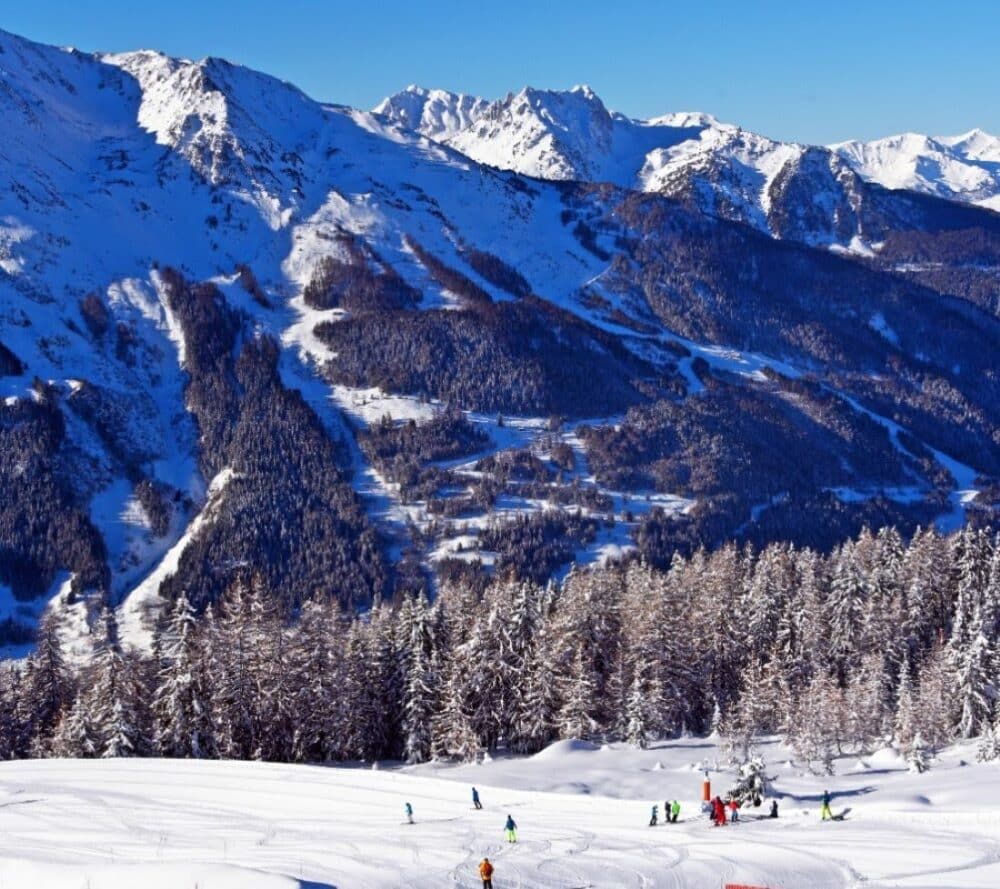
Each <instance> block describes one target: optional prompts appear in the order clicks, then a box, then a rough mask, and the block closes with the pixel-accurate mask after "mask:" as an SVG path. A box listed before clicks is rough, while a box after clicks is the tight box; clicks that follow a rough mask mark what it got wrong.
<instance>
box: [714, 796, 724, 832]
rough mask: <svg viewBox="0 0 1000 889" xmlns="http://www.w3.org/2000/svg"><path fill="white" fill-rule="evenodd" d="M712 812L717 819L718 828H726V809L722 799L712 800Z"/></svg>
mask: <svg viewBox="0 0 1000 889" xmlns="http://www.w3.org/2000/svg"><path fill="white" fill-rule="evenodd" d="M712 812H713V813H714V817H715V826H716V827H725V826H726V807H725V806H724V805H723V803H722V797H719V796H717V797H716V798H715V799H714V800H712Z"/></svg>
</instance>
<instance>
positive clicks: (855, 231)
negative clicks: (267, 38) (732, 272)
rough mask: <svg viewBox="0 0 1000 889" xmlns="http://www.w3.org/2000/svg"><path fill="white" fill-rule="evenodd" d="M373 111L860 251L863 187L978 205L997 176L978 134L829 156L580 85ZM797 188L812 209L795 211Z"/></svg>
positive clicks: (788, 234)
mask: <svg viewBox="0 0 1000 889" xmlns="http://www.w3.org/2000/svg"><path fill="white" fill-rule="evenodd" d="M375 110H376V112H377V113H378V114H381V115H384V116H385V117H387V118H388V119H390V120H392V121H393V122H395V123H397V124H399V125H400V126H403V127H405V128H408V129H411V130H414V131H415V132H418V133H421V134H422V135H425V136H427V137H429V138H432V139H436V140H438V141H440V142H443V143H445V144H447V145H448V146H450V147H452V148H454V149H456V150H458V151H460V152H461V153H462V154H464V155H466V156H467V157H469V158H472V159H473V160H475V161H478V162H479V163H483V164H488V165H490V166H492V167H496V168H497V169H501V170H512V171H514V172H517V173H520V174H522V175H525V176H531V177H534V178H538V179H548V180H556V181H582V182H593V183H602V182H603V183H613V184H615V185H618V186H621V187H624V188H629V189H636V190H641V191H646V192H655V193H658V194H665V195H668V196H671V197H677V198H680V199H683V200H685V201H686V202H688V203H690V204H692V205H694V206H697V207H698V208H699V209H700V210H701V211H702V212H706V213H710V214H713V215H717V216H720V217H723V218H726V219H732V220H734V221H738V222H744V223H747V224H749V225H752V226H754V227H755V228H757V229H759V230H760V231H763V232H766V233H767V234H770V235H773V236H777V237H784V238H792V239H799V240H803V241H805V242H806V243H814V244H827V245H838V246H840V247H845V248H852V249H860V250H870V249H871V245H872V243H876V242H878V240H879V239H880V238H881V234H882V233H881V232H879V231H877V230H874V231H872V230H868V229H869V227H866V225H865V224H864V218H863V217H864V215H865V213H864V205H865V204H866V203H870V202H871V201H872V198H871V197H870V194H869V190H868V189H867V188H866V187H865V182H866V181H871V182H875V183H878V184H880V185H884V186H886V187H888V188H910V189H913V190H915V191H920V192H924V193H930V194H935V195H937V196H939V197H944V198H948V199H953V200H964V201H969V202H973V203H978V204H981V205H983V206H987V207H990V206H993V203H991V202H992V201H993V199H994V198H995V197H996V193H997V181H1000V179H998V177H1000V166H998V164H997V162H996V158H997V157H1000V148H998V147H997V142H996V140H994V139H992V138H991V137H989V136H986V135H985V134H983V133H972V134H968V135H967V136H966V137H956V138H955V139H951V140H938V141H939V142H940V145H939V146H938V147H939V151H938V153H939V154H941V155H942V156H941V157H940V158H937V157H934V158H932V154H933V152H932V149H931V148H930V147H929V146H933V145H934V144H935V143H934V141H933V140H928V139H926V138H925V137H919V139H921V140H922V142H921V147H918V146H910V150H911V154H912V156H911V157H909V158H908V159H900V157H899V154H900V151H901V149H900V147H899V146H898V145H897V144H896V143H897V142H898V141H899V140H884V144H883V143H869V144H856V143H845V144H843V145H839V146H834V148H833V149H830V148H825V147H821V146H807V145H801V144H797V143H785V142H779V141H776V140H773V139H769V138H767V137H765V136H761V135H758V134H756V133H752V132H749V131H746V130H744V129H742V128H740V127H738V126H734V125H731V124H725V123H721V122H720V121H718V120H717V119H715V118H714V117H712V116H711V115H708V114H703V113H697V112H681V113H674V114H667V115H663V116H660V117H656V118H652V119H649V120H634V119H631V118H628V117H626V116H624V115H622V114H619V113H617V112H613V111H609V110H608V109H607V107H606V106H605V105H604V103H603V102H602V101H601V99H600V98H599V97H598V96H597V95H596V94H595V93H594V92H593V90H591V89H590V88H589V87H587V86H577V87H573V88H572V89H570V90H565V91H555V90H539V89H534V88H531V87H527V88H525V89H523V90H521V91H520V92H519V93H517V94H509V95H507V96H506V97H505V98H503V99H500V100H497V101H494V102H487V101H485V100H483V99H478V98H477V99H472V98H469V97H467V96H457V95H455V94H453V93H448V92H444V91H441V90H425V89H421V88H418V87H409V88H408V89H407V90H406V91H404V92H403V93H399V94H397V95H395V96H392V97H390V98H388V99H386V100H385V101H383V102H382V103H381V104H380V105H379V106H378V107H377V108H376V109H375ZM917 138H918V137H903V141H904V142H905V141H906V140H912V139H917ZM944 153H947V154H948V158H944V156H943V155H944ZM914 170H915V171H916V172H914ZM804 193H808V199H807V201H808V203H811V204H812V205H813V207H810V208H807V209H805V212H803V210H804V208H803V206H802V204H803V194H804ZM789 203H791V204H792V206H789Z"/></svg>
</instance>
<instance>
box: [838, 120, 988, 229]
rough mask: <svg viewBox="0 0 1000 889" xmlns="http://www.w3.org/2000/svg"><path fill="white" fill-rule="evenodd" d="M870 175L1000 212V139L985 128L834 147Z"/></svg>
mask: <svg viewBox="0 0 1000 889" xmlns="http://www.w3.org/2000/svg"><path fill="white" fill-rule="evenodd" d="M832 148H833V150H834V151H836V152H837V153H838V154H839V155H840V156H841V157H843V158H844V160H846V161H847V163H849V164H850V165H851V166H852V167H853V168H854V169H855V170H857V171H858V173H860V174H861V175H862V176H864V177H865V178H866V179H870V180H872V181H874V182H878V183H879V184H881V185H884V186H885V187H886V188H904V189H909V190H911V191H920V192H924V193H926V194H933V195H936V196H937V197H942V198H948V199H949V200H956V201H965V202H968V203H972V204H978V205H980V206H983V207H987V208H989V209H992V210H1000V137H997V136H991V135H990V134H989V133H984V132H983V131H982V130H978V129H977V130H971V131H970V132H968V133H964V134H962V135H960V136H924V135H920V134H919V133H903V134H901V135H898V136H889V137H887V138H885V139H875V140H873V141H871V142H859V141H852V142H842V143H840V144H838V145H834V146H832Z"/></svg>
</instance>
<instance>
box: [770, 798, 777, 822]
mask: <svg viewBox="0 0 1000 889" xmlns="http://www.w3.org/2000/svg"><path fill="white" fill-rule="evenodd" d="M777 817H778V801H777V800H776V799H773V800H771V814H770V815H768V818H777Z"/></svg>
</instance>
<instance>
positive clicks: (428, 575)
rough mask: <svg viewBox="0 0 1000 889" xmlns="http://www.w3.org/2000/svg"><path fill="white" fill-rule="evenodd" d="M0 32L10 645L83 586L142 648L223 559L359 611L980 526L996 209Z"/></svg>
mask: <svg viewBox="0 0 1000 889" xmlns="http://www.w3.org/2000/svg"><path fill="white" fill-rule="evenodd" d="M0 50H2V52H0V69H2V78H0V113H2V114H3V115H4V119H5V121H6V122H7V123H8V126H7V128H6V130H5V133H4V135H3V136H0V186H3V188H2V189H0V346H2V349H0V445H2V447H0V484H2V485H3V486H4V488H5V490H7V491H9V492H11V493H12V495H13V496H12V497H11V498H9V502H6V503H3V504H0V593H2V595H0V602H2V603H4V604H3V611H2V613H0V620H7V619H9V622H8V623H7V624H6V626H7V630H6V631H5V632H6V636H5V637H4V639H5V640H6V641H7V642H8V643H9V644H14V643H15V642H16V641H17V640H19V639H21V638H23V637H24V636H25V635H30V626H31V624H32V622H33V621H34V620H35V619H37V616H38V614H39V613H40V611H41V610H42V609H44V607H45V606H46V603H48V602H49V601H52V602H55V603H56V604H57V605H58V607H61V608H65V609H67V610H69V611H71V612H72V613H74V614H76V615H77V616H78V618H79V622H80V623H81V625H85V624H86V621H87V619H88V617H87V615H88V614H89V613H90V612H89V611H88V609H90V608H91V606H92V603H93V601H94V599H95V598H98V599H107V600H109V601H111V602H112V603H113V604H116V605H118V606H119V611H120V618H121V620H122V624H123V632H125V634H126V635H127V637H128V638H129V639H131V640H132V641H133V642H134V643H135V644H148V640H149V638H150V633H151V627H152V625H153V624H154V623H155V620H156V617H157V615H158V614H159V613H160V611H161V610H162V608H163V607H164V605H165V604H168V603H169V602H170V601H171V600H172V599H173V598H174V597H176V595H177V594H178V592H179V591H181V590H190V591H192V593H193V594H194V595H195V598H196V599H197V602H198V605H199V607H202V606H205V605H207V604H208V603H210V602H212V601H215V600H216V599H217V597H218V596H219V595H220V594H221V593H222V592H223V591H224V590H225V589H227V588H228V587H229V585H231V584H232V583H233V582H234V581H235V580H236V579H239V578H241V577H243V575H244V574H246V573H251V574H253V575H255V576H256V577H257V578H258V579H260V580H261V582H264V583H266V584H267V586H268V587H269V589H271V590H272V592H273V595H275V596H276V597H277V598H279V599H280V600H281V601H282V603H283V604H284V605H286V606H287V607H289V608H297V607H299V605H300V604H301V602H302V601H303V600H305V599H307V598H308V597H309V596H311V595H314V594H315V593H316V592H317V591H325V593H326V595H330V596H333V597H336V598H338V599H339V600H340V601H342V603H343V604H344V605H345V606H348V607H365V605H366V604H370V603H372V602H377V601H379V600H381V599H383V598H385V597H390V596H403V595H407V594H409V593H412V592H419V591H427V592H432V591H433V590H434V589H435V588H436V586H437V585H438V584H440V583H445V582H449V580H454V579H456V578H458V579H461V581H462V582H465V583H468V584H470V586H472V587H473V588H474V587H475V585H476V584H479V583H481V582H482V578H483V577H484V576H485V575H486V574H489V573H499V574H513V575H515V576H518V577H525V578H531V579H533V580H538V581H539V582H541V581H544V580H546V579H548V578H551V577H559V576H561V575H562V574H564V573H565V572H566V571H567V570H569V566H570V565H572V564H574V563H581V564H588V563H593V562H602V561H607V560H609V559H610V560H613V559H618V558H622V557H626V558H627V557H629V554H630V553H636V552H638V553H639V554H640V555H641V556H642V557H643V558H645V559H647V560H648V561H649V562H651V563H653V564H661V565H662V564H668V563H669V560H670V558H671V554H672V553H673V552H683V553H690V552H694V551H696V550H697V549H698V548H699V547H707V548H712V547H715V546H717V545H719V544H720V543H721V542H723V541H726V540H730V539H736V540H739V541H742V542H754V543H761V542H768V541H771V540H793V541H795V542H797V543H799V544H808V545H812V546H815V547H817V548H830V547H832V546H835V545H836V544H837V542H839V540H841V539H843V538H845V537H847V536H850V535H851V534H854V533H857V532H858V531H859V530H860V528H861V527H863V526H864V525H866V524H867V525H872V526H883V525H890V524H894V525H898V526H899V527H900V528H901V529H903V530H904V531H908V530H912V529H913V528H915V527H916V526H917V525H918V524H928V523H931V522H937V523H938V524H939V525H940V526H941V527H945V528H951V527H956V526H957V525H960V524H962V523H963V522H971V521H986V520H987V519H988V518H989V517H990V516H991V515H993V512H992V510H993V503H994V500H993V499H991V498H993V495H992V494H991V493H990V492H991V491H992V490H993V486H994V484H995V482H994V479H996V478H997V477H998V476H1000V432H998V420H997V413H996V412H997V404H998V402H1000V397H998V390H1000V378H998V375H997V372H996V367H995V362H994V361H993V360H992V356H991V352H990V344H991V343H993V342H995V341H996V340H997V339H998V338H1000V299H998V297H997V293H998V288H997V271H996V270H997V269H998V268H1000V217H998V216H997V215H996V214H994V213H991V212H988V211H987V210H984V209H980V208H976V207H974V206H969V205H965V204H961V203H956V202H952V201H946V200H941V199H939V198H937V197H935V196H933V195H927V196H925V195H920V194H917V193H914V192H893V191H889V190H886V189H885V188H882V187H881V186H878V185H876V184H871V183H867V182H866V181H864V180H863V179H861V177H859V176H858V175H857V174H856V173H854V172H853V170H851V169H850V167H849V166H848V165H847V164H846V162H845V161H843V160H842V159H841V158H839V156H837V155H835V154H834V153H832V152H830V151H828V150H826V149H813V148H808V147H804V146H797V147H795V150H794V151H793V152H792V154H791V156H789V157H785V156H784V154H783V152H785V151H786V148H785V147H784V146H782V145H781V144H780V143H773V142H771V141H769V140H764V139H762V137H756V136H753V135H752V134H747V133H745V132H744V131H741V130H739V128H737V127H729V126H728V125H725V124H719V123H718V122H717V121H714V119H711V118H708V117H705V116H698V115H693V116H692V115H681V116H679V117H678V116H669V115H668V116H666V117H663V118H659V119H657V122H656V123H653V124H652V125H650V126H646V127H643V126H640V125H639V124H636V123H635V122H630V121H628V120H627V119H626V118H623V117H622V116H620V115H615V114H614V113H612V112H609V111H608V110H607V109H606V108H605V107H604V105H603V103H600V100H599V99H598V98H597V97H596V96H595V95H593V93H592V92H591V91H589V90H586V89H585V88H583V87H581V88H580V89H579V90H578V91H577V92H575V93H572V95H571V96H570V97H569V99H568V100H566V101H564V99H565V97H563V98H559V97H556V96H555V95H554V94H553V93H551V92H546V91H532V92H530V93H527V92H523V93H521V94H517V95H511V96H509V97H508V98H507V99H506V100H504V101H502V102H501V103H500V104H499V105H496V106H494V107H495V115H496V116H495V117H494V118H488V116H487V117H479V118H477V121H476V122H473V123H471V124H470V125H471V126H473V127H475V126H478V125H480V123H481V125H482V126H486V127H488V128H494V127H499V128H501V129H503V128H505V127H506V126H507V123H508V121H510V120H512V119H513V118H515V117H528V118H531V120H530V121H529V123H530V126H527V128H525V129H522V130H519V131H518V138H519V139H521V140H522V142H523V145H524V146H525V148H526V149H527V150H528V153H527V155H526V156H528V157H529V159H530V160H531V163H532V164H538V163H545V164H549V165H550V166H551V169H552V170H555V171H556V172H560V170H561V171H562V172H565V170H566V169H569V167H568V166H562V167H561V166H560V165H564V164H569V165H572V164H579V165H582V166H581V168H583V167H586V168H587V170H588V171H589V172H591V173H595V172H596V173H599V172H601V171H604V172H610V173H614V174H615V176H617V177H618V178H617V181H615V176H612V177H611V182H610V183H608V182H605V181H600V180H595V181H585V180H584V181H581V180H578V179H567V178H565V177H564V176H563V175H562V172H560V176H558V177H554V178H552V179H546V178H540V177H537V176H527V175H523V174H521V173H519V172H517V171H515V170H501V169H498V168H497V167H496V166H494V165H489V164H485V163H479V162H477V161H476V160H475V159H474V158H472V157H471V156H469V155H467V154H463V153H461V152H460V151H459V150H458V148H457V147H456V146H455V145H453V144H451V141H452V140H446V142H445V143H441V142H438V141H436V140H434V139H431V138H429V137H428V136H427V135H425V134H421V133H419V132H414V131H413V130H411V129H407V128H404V127H402V126H401V125H399V124H398V123H394V122H393V121H392V120H390V119H389V118H388V117H387V116H386V115H385V114H381V113H372V112H365V111H358V110H356V109H350V108H347V107H344V106H337V105H331V104H329V103H320V102H314V101H313V100H311V99H310V98H309V97H308V96H306V95H305V94H304V93H302V92H301V91H300V90H298V89H297V88H295V87H294V86H293V85H290V84H287V83H285V82H283V81H280V80H278V79H276V78H273V77H270V76H269V75H266V74H261V73H259V72H254V71H252V70H251V69H247V68H243V67H241V66H235V65H231V64H229V63H227V62H223V61H219V60H214V59H207V60H202V61H200V62H191V61H187V60H176V59H170V58H169V57H166V56H163V55H162V54H158V53H155V52H139V53H126V54H115V55H86V54H82V53H76V52H68V51H64V50H59V49H55V48H52V47H45V46H42V45H39V44H33V43H31V42H30V41H26V40H23V39H21V38H17V37H14V36H12V35H9V34H6V33H2V32H0ZM428 97H430V98H433V99H434V100H439V101H441V102H445V100H446V99H447V97H442V96H433V97H431V96H430V93H429V92H428ZM423 98H424V97H423V96H422V95H419V96H418V99H420V100H421V101H422V99H423ZM567 102H568V106H567V104H566V103H567ZM473 104H474V102H473ZM420 107H421V108H422V107H423V106H420ZM567 107H568V108H569V109H570V110H571V111H573V112H574V114H575V115H576V116H573V115H572V114H571V115H570V117H571V118H572V120H574V121H577V122H578V123H579V122H580V121H582V122H583V123H584V124H586V128H585V131H586V133H588V134H589V133H590V132H591V130H590V129H589V128H590V127H591V126H592V127H593V133H594V135H595V140H593V144H596V145H597V146H598V148H599V151H598V152H597V154H595V155H591V154H590V153H589V149H590V147H591V144H592V140H591V139H590V136H589V135H588V136H587V138H586V139H580V138H579V135H580V132H581V130H580V129H579V127H577V128H575V129H574V128H573V127H570V128H569V130H572V132H570V131H568V130H566V129H565V128H564V129H562V130H561V129H560V124H559V119H560V117H559V115H560V114H562V113H563V112H565V111H566V109H567ZM519 109H524V114H523V115H522V114H519V113H518V110H519ZM439 110H440V109H439ZM557 112H558V114H557ZM491 113H492V112H491ZM435 114H437V112H435ZM432 117H433V115H432ZM542 118H545V120H544V121H543V122H544V123H545V127H544V128H543V129H542V130H539V129H536V128H535V122H536V121H538V120H542ZM420 119H421V120H422V119H423V111H422V110H421V118H420ZM435 119H439V120H442V121H444V120H450V118H447V115H443V112H442V114H440V115H437V118H435ZM456 120H458V118H456ZM431 122H432V123H433V120H432V121H431ZM692 130H693V131H696V132H697V133H699V134H704V135H706V137H711V138H706V139H705V140H702V139H701V138H700V137H699V138H698V139H690V138H685V139H683V140H681V139H680V137H681V136H690V135H691V133H690V132H689V131H692ZM462 132H469V131H468V130H467V129H466V130H463V131H462ZM664 136H666V137H668V139H674V140H679V141H673V142H671V143H670V144H669V145H668V146H666V147H664V145H663V142H662V137H664ZM536 137H537V138H536ZM556 137H558V139H557V138H556ZM597 137H601V138H597ZM601 139H603V141H601ZM713 139H718V141H719V143H720V145H721V148H720V146H717V145H715V143H714V142H712V140H713ZM560 140H561V141H560ZM644 140H645V141H644ZM650 141H653V142H660V145H659V149H658V150H659V151H661V152H663V156H662V157H660V156H657V158H658V159H657V163H656V164H653V163H649V165H648V170H647V159H648V155H649V154H650V152H651V151H652V150H653V149H650V151H645V150H644V149H645V148H646V147H647V145H648V144H650ZM703 141H704V142H706V143H710V144H702V143H703ZM689 142H690V143H693V145H689V146H688V148H693V149H694V150H693V151H691V152H688V151H687V150H686V149H684V150H683V151H679V152H678V151H677V149H680V148H683V146H684V145H685V144H686V143H689ZM564 145H567V146H569V147H570V148H572V149H573V150H574V152H575V154H574V153H573V152H569V153H565V154H563V153H560V152H562V151H563V146H564ZM556 149H558V151H556V154H559V156H558V157H556V156H555V155H554V154H553V151H554V150H556ZM671 152H674V154H671ZM623 159H624V161H623ZM768 164H770V166H768ZM642 170H647V172H646V174H645V175H647V176H648V177H649V179H650V181H651V182H652V181H653V180H654V179H655V182H656V187H651V188H645V187H635V181H636V177H637V176H638V175H639V173H640V171H642ZM765 172H766V175H765ZM386 417H388V418H389V419H386Z"/></svg>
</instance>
